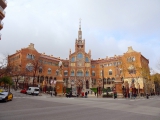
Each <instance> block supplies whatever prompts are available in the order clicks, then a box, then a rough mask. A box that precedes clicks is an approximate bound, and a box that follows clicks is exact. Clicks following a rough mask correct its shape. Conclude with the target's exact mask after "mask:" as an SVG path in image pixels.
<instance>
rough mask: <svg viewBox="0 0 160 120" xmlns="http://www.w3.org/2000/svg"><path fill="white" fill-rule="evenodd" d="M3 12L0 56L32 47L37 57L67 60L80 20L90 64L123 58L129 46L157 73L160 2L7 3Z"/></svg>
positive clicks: (66, 0) (53, 0) (56, 0)
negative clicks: (96, 61) (121, 56)
mask: <svg viewBox="0 0 160 120" xmlns="http://www.w3.org/2000/svg"><path fill="white" fill-rule="evenodd" d="M5 11H6V17H5V18H4V20H3V23H4V28H3V29H2V30H1V34H2V38H1V41H0V52H1V54H5V55H6V54H13V53H15V51H16V50H20V49H21V48H24V47H27V46H28V45H29V44H30V43H33V44H34V45H35V48H36V49H37V51H38V52H40V53H43V52H45V53H46V54H48V55H53V56H55V57H61V58H63V59H65V58H68V57H69V49H71V50H72V52H74V50H75V48H74V47H75V39H76V38H77V37H78V28H79V18H81V19H82V21H81V28H82V37H83V39H85V42H86V52H87V53H88V51H89V49H90V50H91V54H92V59H98V58H105V57H106V56H109V57H112V56H114V55H123V53H125V52H126V51H127V49H128V47H129V46H132V48H133V49H134V50H135V51H137V52H141V53H142V55H143V56H145V57H146V58H147V59H149V61H150V63H149V66H150V67H151V68H153V69H154V70H155V71H158V70H157V64H158V61H159V60H160V0H7V8H6V9H5ZM159 63H160V62H159Z"/></svg>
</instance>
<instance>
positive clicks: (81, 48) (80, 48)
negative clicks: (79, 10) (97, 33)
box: [75, 19, 85, 52]
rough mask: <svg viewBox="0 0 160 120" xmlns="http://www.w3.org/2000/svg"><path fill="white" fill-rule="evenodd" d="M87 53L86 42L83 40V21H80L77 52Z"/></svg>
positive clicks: (76, 42)
mask: <svg viewBox="0 0 160 120" xmlns="http://www.w3.org/2000/svg"><path fill="white" fill-rule="evenodd" d="M78 51H81V52H85V40H82V31H81V19H79V30H78V39H76V41H75V52H78Z"/></svg>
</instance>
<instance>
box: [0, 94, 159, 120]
mask: <svg viewBox="0 0 160 120" xmlns="http://www.w3.org/2000/svg"><path fill="white" fill-rule="evenodd" d="M13 95H14V99H13V101H9V102H6V103H5V102H1V103H0V120H104V119H107V120H160V97H159V96H154V97H150V99H146V98H137V99H135V100H134V99H124V98H121V99H120V98H119V99H113V98H96V97H89V98H65V97H51V96H50V95H42V96H32V95H25V94H21V93H19V92H16V91H13Z"/></svg>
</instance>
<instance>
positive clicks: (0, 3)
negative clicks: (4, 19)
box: [0, 0, 7, 9]
mask: <svg viewBox="0 0 160 120" xmlns="http://www.w3.org/2000/svg"><path fill="white" fill-rule="evenodd" d="M0 6H1V7H2V8H3V9H5V8H6V7H7V1H6V0H0Z"/></svg>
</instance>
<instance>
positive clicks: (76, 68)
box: [8, 25, 150, 93]
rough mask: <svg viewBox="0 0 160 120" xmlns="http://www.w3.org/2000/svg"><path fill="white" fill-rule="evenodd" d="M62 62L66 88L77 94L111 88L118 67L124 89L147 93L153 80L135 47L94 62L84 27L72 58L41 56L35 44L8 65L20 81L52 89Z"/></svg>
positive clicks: (79, 31)
mask: <svg viewBox="0 0 160 120" xmlns="http://www.w3.org/2000/svg"><path fill="white" fill-rule="evenodd" d="M33 61H34V62H33ZM59 61H62V62H63V74H62V75H63V81H64V85H65V86H66V87H68V88H71V87H72V89H73V90H74V91H77V92H80V91H89V90H90V88H97V87H100V88H102V87H103V86H104V88H108V89H112V88H113V86H114V81H115V76H116V75H115V68H116V66H118V67H119V71H120V75H121V76H120V77H121V80H122V81H123V85H122V86H124V87H125V88H127V87H128V88H130V87H131V86H132V87H135V88H137V89H138V90H139V92H141V93H144V92H146V91H147V87H146V86H147V81H148V80H149V78H150V72H149V66H148V65H149V60H148V59H146V58H145V57H144V56H143V55H142V54H141V53H140V52H136V51H134V50H133V49H132V47H128V51H127V52H126V53H124V54H123V55H118V56H116V55H115V56H113V57H106V58H103V59H101V58H99V59H98V60H92V59H91V50H89V52H88V53H87V52H86V51H85V40H84V39H82V31H81V25H80V26H79V30H78V38H77V39H76V40H75V51H74V52H72V51H71V50H70V52H69V59H61V58H58V57H54V56H53V55H45V53H39V52H38V51H37V50H36V49H35V48H34V44H32V43H31V44H30V45H29V46H28V47H27V48H22V49H21V50H17V51H16V53H15V54H13V55H9V56H8V62H9V64H12V66H14V67H13V68H14V71H13V74H12V75H13V76H14V75H16V74H14V72H15V73H16V71H19V72H18V73H20V71H21V74H20V75H19V77H20V81H22V82H27V83H34V84H40V85H41V86H49V85H50V84H51V83H52V82H53V81H56V79H57V75H58V72H59V70H58V63H59ZM36 63H37V64H36ZM13 79H16V78H15V77H13ZM33 81H34V82H33Z"/></svg>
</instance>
